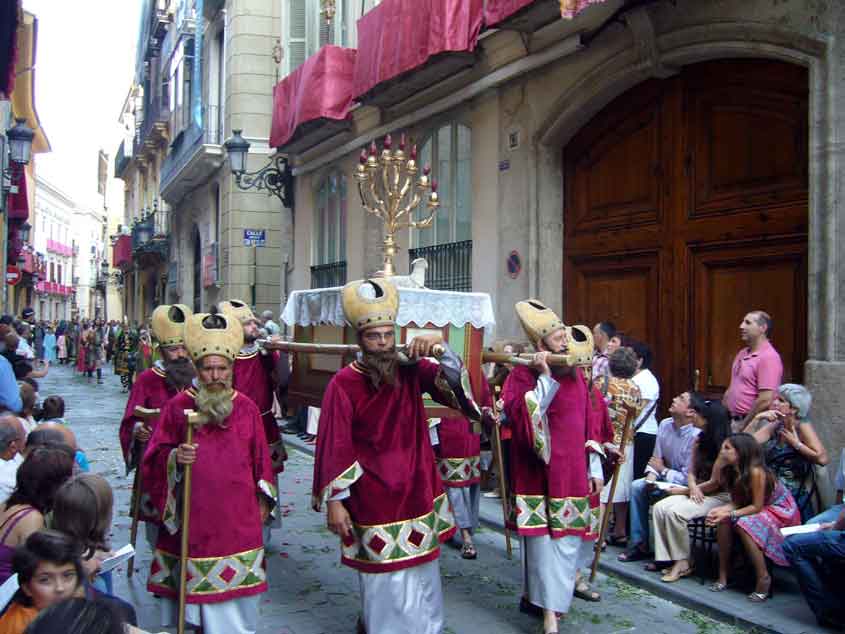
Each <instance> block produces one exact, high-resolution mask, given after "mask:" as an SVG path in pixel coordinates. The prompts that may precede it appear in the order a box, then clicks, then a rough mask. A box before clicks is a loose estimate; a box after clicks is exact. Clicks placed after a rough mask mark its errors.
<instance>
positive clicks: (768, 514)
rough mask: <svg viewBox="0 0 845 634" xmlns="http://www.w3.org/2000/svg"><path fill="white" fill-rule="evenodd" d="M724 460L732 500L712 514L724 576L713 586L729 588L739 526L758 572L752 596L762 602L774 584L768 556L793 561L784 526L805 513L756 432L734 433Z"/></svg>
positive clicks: (723, 452)
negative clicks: (788, 554)
mask: <svg viewBox="0 0 845 634" xmlns="http://www.w3.org/2000/svg"><path fill="white" fill-rule="evenodd" d="M719 461H720V463H721V465H722V466H721V468H720V469H719V471H718V472H717V473H718V474H719V482H720V484H721V485H722V486H723V487H724V488H725V490H726V491H728V493H730V496H731V501H730V503H728V504H725V505H723V506H719V507H716V508H715V509H712V510H711V511H710V512H709V513H708V514H707V523H708V524H709V525H710V526H716V527H718V531H717V538H718V543H719V580H718V581H717V582H716V583H714V584H713V585H712V586H711V588H710V589H711V590H712V591H713V592H722V591H723V590H725V589H726V588H727V584H728V571H729V570H730V564H731V548H732V546H733V537H734V531H736V533H737V534H738V535H739V538H740V540H741V541H742V545H743V546H744V547H745V552H746V554H747V555H748V558H749V559H750V560H751V563H752V565H753V566H754V572H755V574H756V576H757V583H756V585H755V588H754V592H752V593H751V594H749V595H748V599H749V601H751V602H753V603H762V602H763V601H765V600H766V599H768V598H769V596H771V589H772V578H771V577H770V576H769V572H768V570H767V568H766V557H768V558H769V559H771V560H772V561H773V562H774V563H776V564H778V565H779V566H789V561H788V560H787V559H786V556H785V555H784V553H783V535H782V534H781V532H780V529H781V528H783V527H784V526H795V525H797V524H800V523H801V514H800V513H799V512H798V505H797V504H796V503H795V499H794V498H793V497H792V494H791V493H790V492H789V489H787V488H786V487H785V486H784V485H783V484H782V483H781V481H780V480H778V479H777V477H775V474H774V473H772V472H771V471H770V470H769V469H768V468H767V467H766V466H765V464H764V462H763V450H762V448H761V447H760V444H759V443H758V442H757V440H755V438H754V436H752V435H751V434H745V433H742V434H733V435H731V436H728V438H726V439H725V441H724V442H723V443H722V450H721V452H720V453H719ZM714 472H716V470H715V469H714Z"/></svg>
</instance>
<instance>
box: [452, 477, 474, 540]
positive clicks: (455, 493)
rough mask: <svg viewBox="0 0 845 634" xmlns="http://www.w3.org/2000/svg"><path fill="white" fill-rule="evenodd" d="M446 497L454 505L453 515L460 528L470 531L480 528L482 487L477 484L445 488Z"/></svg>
mask: <svg viewBox="0 0 845 634" xmlns="http://www.w3.org/2000/svg"><path fill="white" fill-rule="evenodd" d="M445 488H446V496H447V497H448V498H449V503H450V504H451V505H452V514H453V515H454V516H455V524H457V526H458V528H466V529H469V530H470V531H472V530H474V529H476V528H478V507H479V503H480V502H481V485H480V484H478V483H477V482H476V483H475V484H471V485H469V486H468V487H445Z"/></svg>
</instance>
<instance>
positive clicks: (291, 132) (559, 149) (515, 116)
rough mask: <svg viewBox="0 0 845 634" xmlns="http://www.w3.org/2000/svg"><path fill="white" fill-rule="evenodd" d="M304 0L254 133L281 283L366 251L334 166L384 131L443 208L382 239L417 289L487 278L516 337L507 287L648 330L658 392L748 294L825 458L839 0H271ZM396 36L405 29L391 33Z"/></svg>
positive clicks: (690, 379) (507, 332) (842, 48)
mask: <svg viewBox="0 0 845 634" xmlns="http://www.w3.org/2000/svg"><path fill="white" fill-rule="evenodd" d="M327 4H331V5H333V6H334V8H335V13H334V16H333V19H332V22H330V23H325V21H323V22H321V21H320V19H319V18H324V17H325V12H324V13H323V14H322V15H320V11H321V8H322V9H325V7H326V5H327ZM459 4H460V5H461V6H462V7H463V8H464V9H465V10H464V11H458V10H457V5H459ZM561 4H564V6H565V7H567V8H568V9H570V12H569V13H568V14H567V15H566V16H565V17H564V18H563V19H562V16H561ZM347 5H349V6H347ZM303 6H304V7H305V10H306V11H305V14H304V15H305V20H304V21H303V20H294V19H291V20H288V21H287V22H285V21H284V20H283V24H282V30H281V33H280V35H281V40H282V46H283V49H284V58H285V59H287V60H288V62H287V63H288V64H289V65H290V66H293V65H295V64H296V63H297V62H300V60H304V61H302V62H301V63H300V65H299V66H296V67H294V68H291V67H290V66H288V67H285V66H284V65H283V67H282V68H281V71H282V73H281V74H282V80H281V82H280V84H279V85H278V86H277V88H276V91H275V98H276V103H275V106H274V120H273V129H274V131H275V132H277V134H275V135H273V140H272V142H271V145H272V146H273V147H274V148H276V149H277V150H279V151H280V152H281V153H283V154H284V155H285V156H287V157H288V158H290V160H292V161H293V164H294V166H295V167H294V174H295V179H296V181H295V182H296V219H297V222H296V235H295V241H294V244H295V248H294V251H293V257H292V259H291V262H292V263H293V274H292V287H293V288H307V287H309V286H315V285H325V284H326V283H340V282H342V281H344V280H345V279H355V278H360V277H362V276H364V275H368V274H371V273H372V272H374V271H375V270H377V269H378V268H379V267H380V262H381V254H380V243H381V239H382V236H381V230H380V226H379V222H378V221H377V220H376V219H375V218H373V217H371V216H369V215H368V214H366V213H365V210H363V209H362V207H361V204H360V202H359V197H358V196H357V195H356V194H357V192H354V193H352V192H350V190H354V188H355V187H356V183H355V181H354V180H353V179H352V174H353V170H354V167H355V165H356V161H357V157H358V153H359V152H360V151H361V149H362V148H366V147H367V146H369V145H370V143H372V142H373V141H377V142H380V140H381V139H382V138H383V137H384V136H385V135H386V134H388V133H392V134H393V136H394V139H397V138H399V135H400V134H402V133H405V134H406V136H407V138H408V139H410V140H412V141H413V142H414V143H416V144H417V145H418V147H419V154H420V162H421V163H422V162H426V163H430V164H431V167H432V174H433V175H434V176H435V177H437V178H438V179H439V181H440V184H441V200H442V201H443V205H442V206H441V209H440V210H439V211H438V215H437V218H436V220H435V224H434V228H433V229H427V230H423V231H418V232H417V231H407V232H405V233H404V235H403V236H402V239H401V245H400V246H401V247H402V249H403V250H402V251H401V254H402V255H401V258H402V259H401V260H400V262H401V264H400V265H399V266H398V268H399V269H400V270H407V268H408V263H409V259H410V258H413V257H418V256H425V257H426V258H428V259H429V260H430V264H431V266H430V269H429V286H433V287H440V288H454V289H467V288H471V289H472V290H474V291H484V292H488V293H490V294H491V296H492V297H493V300H494V306H495V307H496V313H497V330H496V333H495V336H497V337H518V336H521V332H520V328H519V325H518V321H517V319H516V316H515V314H514V311H513V305H514V303H515V302H516V301H519V300H521V299H525V298H527V297H539V298H542V299H543V300H545V301H546V302H548V303H549V304H550V305H551V306H553V307H554V308H555V309H556V310H559V311H561V313H562V314H563V316H564V319H565V320H566V321H567V323H587V324H590V325H592V324H593V323H595V322H596V321H598V320H600V319H607V320H612V321H614V322H616V324H617V325H618V326H619V327H620V328H621V329H622V330H623V331H624V332H626V333H628V334H630V335H632V336H633V337H635V338H638V339H642V340H644V341H647V342H649V343H650V344H651V345H652V347H653V348H654V349H655V354H656V358H657V366H656V374H657V375H658V376H659V377H660V381H661V391H662V394H663V397H664V398H663V402H664V404H665V403H668V402H669V401H670V400H671V398H672V396H673V395H674V394H677V393H680V392H682V391H685V390H687V389H691V388H695V389H698V390H701V391H703V392H706V393H708V394H711V395H713V396H718V395H719V394H721V392H722V391H723V390H724V389H725V388H726V386H727V384H728V382H729V381H730V365H731V360H732V358H733V355H734V354H735V353H736V351H737V349H739V348H740V347H741V345H742V344H741V342H740V340H739V336H738V325H739V322H740V320H741V319H742V317H743V315H744V314H745V313H747V312H748V311H750V310H753V309H763V310H766V311H767V312H769V313H770V314H771V315H772V316H773V317H774V321H775V329H774V332H773V340H774V343H775V346H776V347H777V348H778V349H779V351H780V353H781V355H782V357H783V360H784V368H785V370H784V381H794V382H803V383H805V384H807V385H808V386H809V387H810V389H811V390H812V392H813V396H814V405H813V419H814V420H815V421H817V423H818V424H819V426H820V427H821V429H822V431H821V434H822V437H823V440H824V442H825V444H826V446H827V447H828V449H829V450H836V453H837V455H838V448H840V447H842V446H843V445H844V444H845V416H843V414H842V411H843V409H842V407H841V404H840V402H839V400H840V398H839V396H838V394H839V392H840V390H837V389H835V386H836V385H839V384H841V382H842V380H843V379H845V335H844V334H843V333H845V330H843V329H842V328H839V324H840V322H842V321H843V319H845V297H843V296H842V294H840V293H839V292H838V289H839V287H840V286H841V285H840V284H838V282H837V280H838V279H839V278H840V276H841V270H840V266H843V262H842V256H841V255H840V252H841V250H840V249H838V248H837V244H838V242H839V237H840V236H839V233H840V232H841V227H842V226H843V225H842V223H840V222H839V217H840V216H842V215H843V214H845V203H843V201H842V197H841V196H839V191H840V190H841V189H842V187H843V183H845V181H843V179H845V173H843V171H842V169H841V166H840V163H841V161H842V156H843V152H845V150H843V148H841V147H840V146H839V145H838V144H836V143H835V142H834V141H835V139H838V138H840V137H841V136H842V134H843V133H845V119H843V115H842V114H841V113H842V112H843V109H842V108H841V107H840V106H841V104H842V103H843V90H845V80H843V79H842V78H841V77H840V74H839V73H837V72H836V69H837V68H838V67H839V66H840V65H841V64H842V62H843V60H845V6H843V5H841V4H839V3H819V4H810V5H808V4H807V3H804V2H800V1H798V0H785V1H784V2H778V3H771V2H765V1H763V0H742V1H740V0H735V1H733V0H732V1H729V2H724V1H719V2H717V1H715V0H677V2H668V1H664V0H655V1H654V2H630V1H628V2H626V1H623V0H604V1H603V0H574V1H572V2H569V3H560V2H558V0H487V2H481V1H475V0H470V1H469V2H465V3H464V2H459V0H435V1H433V2H430V3H414V2H411V1H410V0H408V1H405V0H384V1H383V2H381V3H380V4H379V5H378V6H376V7H373V8H370V9H369V10H367V11H365V12H364V13H363V15H362V16H361V18H360V19H358V20H354V18H355V17H357V16H356V15H355V9H356V8H357V9H358V10H360V6H361V3H358V2H351V3H345V2H334V3H325V2H318V1H317V0H314V2H305V3H304V4H303V3H302V2H299V1H297V0H282V7H283V8H282V15H283V16H285V15H290V16H292V17H293V16H299V15H301V13H300V10H301V9H302V7H303ZM364 8H365V9H367V7H364ZM315 15H317V16H319V18H318V19H317V20H316V21H314V18H313V16H315ZM309 16H310V17H309ZM442 16H450V17H449V18H448V19H446V20H445V22H444V21H443V20H442V19H441V18H442ZM339 20H340V21H341V22H338V21H339ZM303 24H304V25H305V29H304V30H303V29H302V28H300V27H302V25H303ZM323 24H328V26H325V27H324V26H323ZM308 25H311V26H310V27H308ZM309 28H310V30H309ZM395 29H400V30H401V29H406V30H407V33H400V34H397V33H396V32H395ZM352 31H356V33H354V34H351V35H348V36H344V34H350V33H351V32H352ZM420 31H427V32H426V33H424V35H425V37H423V35H421V34H420ZM343 37H346V39H343ZM303 38H304V39H303ZM309 38H310V40H309ZM338 38H340V39H338ZM413 38H417V39H418V40H419V41H424V42H425V43H426V46H425V47H423V46H421V47H416V49H415V47H404V49H403V48H401V47H397V46H396V44H395V42H408V41H411V40H412V39H413ZM417 39H414V41H417ZM333 44H334V45H339V46H332V45H333ZM303 45H304V47H305V48H304V49H303ZM337 48H340V49H341V51H340V52H338V50H336V49H337ZM349 49H352V51H353V52H351V53H344V52H343V51H347V50H349ZM410 49H415V51H414V50H410ZM303 50H304V51H305V52H304V53H303V54H300V51H303ZM420 51H421V52H420ZM297 56H299V57H297ZM326 60H329V61H332V63H331V64H327V63H325V62H326ZM321 64H322V66H321ZM315 68H317V69H319V68H325V69H328V71H327V72H326V73H319V72H313V69H315ZM288 72H290V73H291V74H290V75H287V76H286V74H287V73H288ZM327 76H329V77H330V80H329V79H326V77H327ZM342 83H346V84H347V85H348V87H349V88H348V91H347V92H346V94H345V97H346V101H345V102H343V100H341V99H339V98H338V95H337V94H332V93H331V90H329V89H328V87H329V86H334V87H337V86H338V84H342ZM338 104H340V105H341V107H338ZM294 111H295V112H298V113H305V115H302V116H299V118H296V117H293V118H292V117H291V115H290V113H291V112H294ZM467 281H469V283H467Z"/></svg>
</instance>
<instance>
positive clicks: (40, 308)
mask: <svg viewBox="0 0 845 634" xmlns="http://www.w3.org/2000/svg"><path fill="white" fill-rule="evenodd" d="M76 210H77V205H76V203H75V202H74V201H73V200H72V199H71V198H70V196H68V195H67V194H66V193H65V192H63V191H61V190H60V189H59V188H58V187H56V186H55V185H53V184H52V183H50V182H49V181H47V180H46V179H45V178H43V177H41V176H38V177H36V179H35V213H34V215H33V218H32V221H31V223H32V227H33V228H32V237H33V239H32V244H33V247H34V249H35V254H36V258H37V260H38V261H39V264H40V266H39V268H40V269H41V271H42V275H39V278H41V279H39V281H38V282H37V283H36V285H35V297H34V300H33V301H32V303H31V306H32V308H33V309H34V310H35V318H36V319H44V320H47V321H58V320H62V319H65V320H67V319H70V318H71V317H72V316H73V315H74V313H73V310H72V308H73V306H74V301H75V300H76V298H77V295H76V293H77V280H75V279H74V266H73V265H74V262H75V260H76V259H77V255H78V253H77V251H78V249H79V242H78V240H77V238H76V231H75V220H76V218H75V215H76Z"/></svg>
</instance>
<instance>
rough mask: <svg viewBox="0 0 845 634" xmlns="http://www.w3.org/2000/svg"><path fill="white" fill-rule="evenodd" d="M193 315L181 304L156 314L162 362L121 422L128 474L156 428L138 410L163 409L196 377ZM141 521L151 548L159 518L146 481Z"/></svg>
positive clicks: (136, 390)
mask: <svg viewBox="0 0 845 634" xmlns="http://www.w3.org/2000/svg"><path fill="white" fill-rule="evenodd" d="M190 316H191V310H190V309H189V308H188V307H187V306H184V305H182V304H174V305H172V306H170V305H166V304H165V305H161V306H158V307H157V308H156V309H155V310H154V311H153V316H152V318H151V322H152V329H153V335H154V336H155V338H156V339H157V340H158V344H159V351H160V353H161V360H160V361H156V362H155V364H154V365H153V367H151V368H149V369H148V370H144V371H143V372H141V374H139V375H138V377H137V378H136V379H135V382H134V383H133V384H132V390H131V391H130V392H129V400H128V401H127V402H126V410H125V411H124V413H123V420H122V421H121V422H120V445H121V447H122V448H123V459H124V461H125V462H126V472H127V473H129V472H131V471H132V470H133V469H135V468H137V467H138V463H139V462H140V460H141V458H142V457H143V449H142V447H143V446H144V443H146V442H147V441H149V439H150V437H151V436H152V433H153V430H154V429H155V426H156V419H155V418H153V419H147V420H143V419H140V418H138V417H137V416H136V415H135V408H136V407H143V408H145V409H158V410H160V409H161V408H162V407H164V404H165V403H166V402H167V401H169V400H170V399H171V398H173V397H174V396H176V394H178V393H179V392H181V391H182V390H185V389H187V388H189V387H190V386H191V381H193V379H194V377H195V376H196V370H194V364H193V363H192V362H191V359H190V357H189V356H188V349H187V348H186V347H185V322H186V320H187V319H188V318H189V317H190ZM139 518H140V519H141V521H143V522H144V523H145V524H144V526H145V533H146V537H147V541H148V542H149V544H150V546H151V547H152V546H153V545H155V542H156V537H157V533H158V517H157V514H156V510H155V509H154V508H153V507H152V506H150V499H149V495H147V493H146V487H145V485H144V482H143V480H142V482H141V505H140V512H139Z"/></svg>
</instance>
